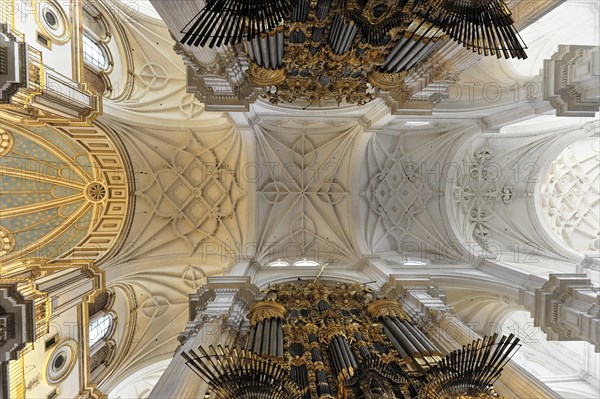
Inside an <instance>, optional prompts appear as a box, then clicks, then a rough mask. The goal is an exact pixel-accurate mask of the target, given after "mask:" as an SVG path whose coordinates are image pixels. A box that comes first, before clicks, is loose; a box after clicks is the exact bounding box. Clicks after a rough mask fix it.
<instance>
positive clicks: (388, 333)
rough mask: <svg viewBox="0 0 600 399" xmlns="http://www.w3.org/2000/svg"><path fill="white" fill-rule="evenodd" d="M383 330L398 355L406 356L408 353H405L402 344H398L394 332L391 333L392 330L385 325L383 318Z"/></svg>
mask: <svg viewBox="0 0 600 399" xmlns="http://www.w3.org/2000/svg"><path fill="white" fill-rule="evenodd" d="M383 331H384V332H385V335H386V336H387V337H388V339H389V340H390V342H391V343H392V345H394V348H396V350H397V351H398V353H399V354H400V356H401V357H402V358H406V357H408V353H406V351H405V350H404V348H403V347H402V345H400V342H398V340H397V339H396V337H395V336H394V334H392V331H391V330H390V329H389V328H388V327H387V325H386V322H385V320H384V322H383Z"/></svg>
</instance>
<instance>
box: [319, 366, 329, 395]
mask: <svg viewBox="0 0 600 399" xmlns="http://www.w3.org/2000/svg"><path fill="white" fill-rule="evenodd" d="M315 377H316V379H317V394H318V395H319V396H322V395H330V394H331V387H330V386H329V382H327V375H326V374H325V372H324V371H323V370H318V371H317V372H316V373H315Z"/></svg>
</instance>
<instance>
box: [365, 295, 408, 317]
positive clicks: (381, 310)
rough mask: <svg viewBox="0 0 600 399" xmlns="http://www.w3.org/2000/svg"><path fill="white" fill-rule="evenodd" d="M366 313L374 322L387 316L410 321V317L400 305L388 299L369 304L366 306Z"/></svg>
mask: <svg viewBox="0 0 600 399" xmlns="http://www.w3.org/2000/svg"><path fill="white" fill-rule="evenodd" d="M367 313H368V314H369V315H370V316H371V317H372V318H373V319H375V320H376V319H379V318H380V317H386V316H388V317H397V318H399V319H401V320H409V321H410V317H409V316H408V315H407V314H406V312H405V311H404V310H402V305H400V304H399V303H398V302H396V301H392V300H389V299H378V300H376V301H373V302H371V303H370V304H369V305H368V306H367Z"/></svg>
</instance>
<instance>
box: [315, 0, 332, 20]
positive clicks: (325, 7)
mask: <svg viewBox="0 0 600 399" xmlns="http://www.w3.org/2000/svg"><path fill="white" fill-rule="evenodd" d="M331 2H332V0H319V1H318V2H317V18H318V19H325V18H326V17H327V14H329V7H331Z"/></svg>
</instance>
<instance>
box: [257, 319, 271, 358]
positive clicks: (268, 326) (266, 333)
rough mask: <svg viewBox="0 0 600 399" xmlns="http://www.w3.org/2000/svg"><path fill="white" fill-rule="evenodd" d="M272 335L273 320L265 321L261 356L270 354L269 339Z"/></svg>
mask: <svg viewBox="0 0 600 399" xmlns="http://www.w3.org/2000/svg"><path fill="white" fill-rule="evenodd" d="M270 333H271V319H265V320H264V322H263V333H262V345H261V347H260V352H259V353H260V354H261V355H262V354H263V353H269V352H268V348H269V339H270V335H271V334H270Z"/></svg>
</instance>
